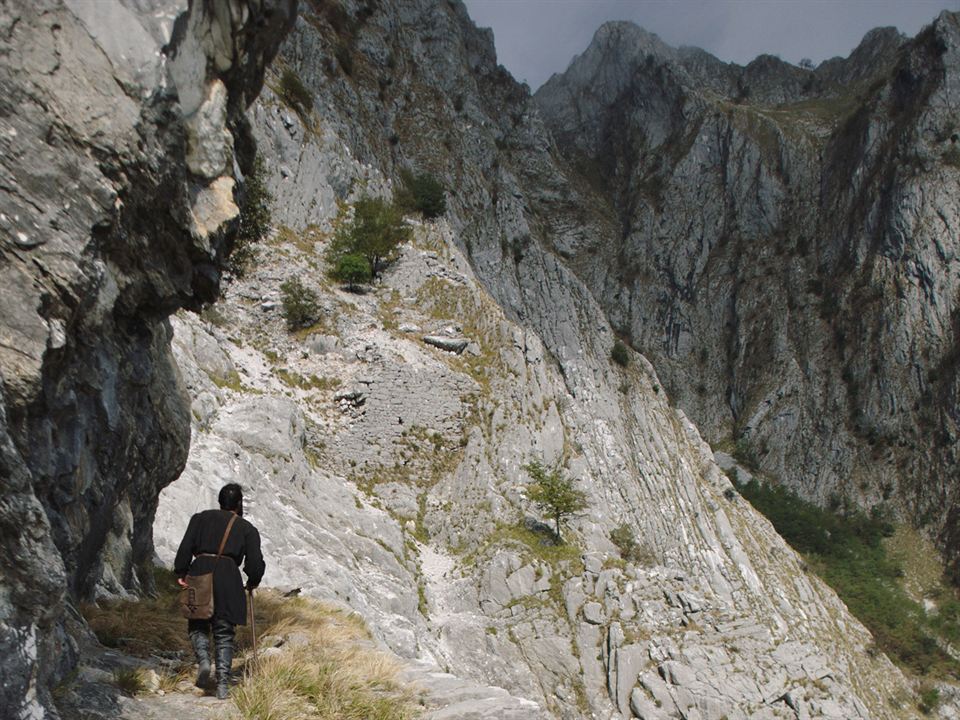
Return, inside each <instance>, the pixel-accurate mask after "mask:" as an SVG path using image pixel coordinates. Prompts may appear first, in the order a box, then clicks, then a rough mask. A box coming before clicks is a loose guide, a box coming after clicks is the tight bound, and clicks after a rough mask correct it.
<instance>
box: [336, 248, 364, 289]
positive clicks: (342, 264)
mask: <svg viewBox="0 0 960 720" xmlns="http://www.w3.org/2000/svg"><path fill="white" fill-rule="evenodd" d="M331 275H332V276H333V278H335V279H336V280H340V281H342V282H345V283H347V287H348V288H349V289H350V290H351V291H353V290H356V286H357V285H359V284H361V283H365V282H369V281H370V278H371V272H370V263H369V262H367V259H366V258H365V257H364V256H363V255H359V254H357V253H349V254H347V255H342V256H340V257H339V258H338V259H337V262H336V264H335V265H334V266H333V270H332V271H331Z"/></svg>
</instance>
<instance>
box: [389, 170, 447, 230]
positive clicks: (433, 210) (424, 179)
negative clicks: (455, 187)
mask: <svg viewBox="0 0 960 720" xmlns="http://www.w3.org/2000/svg"><path fill="white" fill-rule="evenodd" d="M400 178H401V180H402V181H403V185H402V187H401V188H400V191H399V192H398V193H397V203H398V204H399V205H400V206H401V207H402V208H403V209H404V210H406V211H408V212H418V213H420V214H421V215H423V217H425V218H427V219H428V220H432V219H433V218H438V217H440V216H441V215H443V214H444V213H446V212H447V199H446V196H445V195H444V187H443V184H442V183H441V182H440V181H439V180H438V179H437V178H436V177H434V176H433V175H431V174H430V173H425V172H421V173H413V172H411V171H409V170H403V171H401V173H400Z"/></svg>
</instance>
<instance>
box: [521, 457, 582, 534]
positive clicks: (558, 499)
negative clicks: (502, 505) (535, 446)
mask: <svg viewBox="0 0 960 720" xmlns="http://www.w3.org/2000/svg"><path fill="white" fill-rule="evenodd" d="M523 469H524V470H526V471H527V474H529V475H530V477H531V478H533V483H532V484H531V485H529V486H528V487H527V496H528V497H529V498H530V499H531V500H533V501H534V502H535V503H536V504H537V506H538V507H539V508H540V509H541V510H542V511H543V512H545V513H548V514H549V515H550V517H551V518H553V520H554V524H555V534H556V537H557V542H562V540H561V538H560V525H561V523H562V522H563V520H564V518H566V517H569V516H570V515H573V514H574V513H577V512H579V511H581V510H583V509H584V508H585V507H586V506H587V497H586V495H584V494H583V493H582V492H580V491H579V490H577V489H576V488H574V487H573V480H571V479H570V478H568V477H565V476H564V475H563V474H562V473H561V472H560V468H559V467H555V468H553V469H552V470H547V469H546V468H545V467H543V465H542V464H541V463H540V462H539V461H538V460H534V461H533V462H531V463H529V464H527V465H524V466H523Z"/></svg>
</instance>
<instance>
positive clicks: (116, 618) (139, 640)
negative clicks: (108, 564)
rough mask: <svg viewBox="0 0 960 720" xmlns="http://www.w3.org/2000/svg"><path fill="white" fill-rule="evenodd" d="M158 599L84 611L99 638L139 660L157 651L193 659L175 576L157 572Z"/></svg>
mask: <svg viewBox="0 0 960 720" xmlns="http://www.w3.org/2000/svg"><path fill="white" fill-rule="evenodd" d="M155 578H156V583H157V596H156V597H152V598H141V599H140V600H135V601H131V600H110V601H103V602H101V603H100V604H98V605H84V606H83V607H82V608H81V612H82V613H83V616H84V618H86V620H87V624H88V625H90V629H91V630H93V632H94V633H95V634H96V636H97V639H98V640H100V642H101V643H103V644H104V645H106V646H107V647H111V648H117V649H118V650H122V651H123V652H125V653H128V654H130V655H135V656H137V657H144V658H145V657H150V656H151V655H152V654H154V653H156V652H157V650H164V651H174V652H176V651H180V652H183V653H185V657H192V651H191V649H190V640H189V639H188V638H187V621H186V620H184V619H183V617H181V615H180V611H179V610H178V609H177V584H176V578H175V577H174V575H173V573H171V572H170V571H168V570H164V569H162V568H157V569H156V571H155Z"/></svg>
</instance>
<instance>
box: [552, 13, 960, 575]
mask: <svg viewBox="0 0 960 720" xmlns="http://www.w3.org/2000/svg"><path fill="white" fill-rule="evenodd" d="M958 53H960V21H958V16H957V15H956V14H951V13H948V12H945V13H943V14H942V15H941V16H940V17H939V18H937V20H936V21H935V22H934V23H933V24H932V25H931V26H929V27H928V28H926V29H925V30H924V31H923V32H921V33H920V34H919V35H918V36H917V37H916V38H914V39H912V40H907V39H906V38H903V37H901V36H898V35H897V33H896V32H894V31H893V30H891V29H886V30H883V29H881V30H876V31H873V32H871V33H868V35H867V36H866V37H865V38H864V40H863V42H862V43H861V45H860V46H859V47H858V48H857V49H856V50H855V51H854V53H853V54H852V55H851V56H850V58H847V59H845V60H841V59H836V60H832V61H830V62H827V63H824V64H822V65H821V66H820V67H819V68H817V69H816V70H802V69H799V68H795V67H792V66H789V65H786V64H785V63H782V62H780V61H778V60H776V59H775V58H758V59H757V60H756V61H754V62H753V63H751V64H750V65H748V66H747V67H746V68H739V67H736V66H729V65H723V64H721V63H719V62H718V61H715V60H713V59H709V58H704V56H703V55H702V54H697V55H695V57H697V58H698V61H697V62H696V63H691V60H690V58H691V55H690V54H689V53H685V52H684V51H674V50H672V49H670V48H666V47H665V46H663V45H662V43H659V41H656V40H655V38H651V36H649V35H647V34H645V33H643V31H640V30H639V29H638V28H635V27H632V26H630V25H624V24H611V25H607V26H604V28H601V30H600V31H598V33H597V35H596V37H595V38H594V40H593V43H592V44H591V46H590V48H589V49H588V50H587V51H586V52H585V53H584V54H583V55H582V56H580V57H578V58H577V59H576V60H575V61H574V62H573V63H572V64H571V66H570V68H569V69H568V70H567V71H566V72H565V73H564V74H563V75H557V76H554V77H553V78H551V80H550V81H549V82H548V83H547V84H546V85H545V86H544V87H543V88H542V89H541V90H540V91H538V93H537V96H536V102H537V105H538V107H539V108H540V109H541V111H542V114H543V117H544V118H545V120H546V122H547V123H548V125H549V127H550V129H551V131H552V133H553V135H554V137H556V138H557V142H558V146H559V148H560V150H561V152H562V154H563V156H564V157H565V158H566V160H567V162H569V163H570V164H571V165H572V166H574V167H576V168H578V169H579V170H580V171H581V175H582V176H583V177H586V178H588V179H589V178H598V179H597V180H595V181H594V182H593V187H594V188H595V189H596V191H597V192H598V193H599V194H601V195H602V196H603V198H604V200H605V201H606V202H608V203H609V204H610V205H611V206H612V207H613V208H614V211H615V213H616V218H617V221H618V226H617V228H616V229H615V230H614V231H612V232H611V234H609V235H606V236H598V237H595V238H593V242H592V243H589V244H586V245H584V246H583V247H582V248H579V249H578V251H577V252H576V253H575V256H574V257H572V259H571V267H573V268H575V269H576V271H577V273H578V275H579V277H581V278H582V279H583V281H584V282H585V283H586V284H587V286H588V287H590V289H591V291H592V292H593V294H594V296H595V297H596V298H597V299H598V301H599V302H600V303H601V304H602V305H603V307H604V309H605V311H606V313H607V314H608V316H609V317H610V320H611V323H612V324H613V326H614V327H615V328H616V329H617V330H618V332H621V333H623V335H624V336H625V337H627V338H629V339H630V341H631V343H632V344H633V345H634V346H635V347H636V348H637V349H639V350H641V351H642V352H644V353H645V354H647V355H648V356H649V357H650V358H651V361H652V362H653V363H654V365H655V366H656V367H657V369H658V372H659V373H660V374H661V376H662V377H663V380H664V383H665V384H666V386H667V388H668V392H669V394H670V397H671V398H673V399H675V401H676V402H677V403H678V405H679V406H680V407H682V408H683V409H684V410H685V411H686V412H688V413H689V414H690V416H691V418H692V419H693V420H694V421H695V422H696V424H697V426H698V427H699V428H700V429H701V431H702V432H703V433H704V434H705V436H706V437H707V438H708V439H709V440H710V442H711V443H713V444H714V445H715V446H717V445H720V446H723V447H726V448H727V449H732V448H733V447H735V446H736V447H738V448H739V449H740V455H741V457H742V458H744V459H746V460H748V461H750V462H751V463H752V464H755V465H756V466H758V467H759V468H760V469H762V470H763V471H765V472H767V473H769V474H771V475H773V476H774V477H776V478H778V479H779V480H780V481H781V482H783V483H785V484H787V485H788V486H790V487H791V488H793V489H795V490H796V491H797V492H799V493H801V494H802V495H803V496H805V497H807V498H810V499H813V500H815V501H816V502H818V503H820V504H821V505H830V506H832V507H837V506H840V507H858V508H861V509H863V510H872V511H874V512H879V513H881V514H883V513H895V514H897V515H899V516H900V517H902V518H904V519H906V520H908V521H910V522H912V523H915V524H917V525H919V526H922V527H924V528H925V529H926V530H927V532H928V533H930V534H931V535H933V536H936V537H939V540H940V545H941V548H942V549H943V550H944V551H946V552H947V553H948V554H949V556H950V559H951V560H952V561H954V562H955V561H956V559H957V557H956V552H957V547H958V545H957V543H956V542H955V538H956V532H957V530H956V522H957V517H958V515H957V512H956V507H957V492H958V484H957V482H956V477H955V476H956V468H957V460H958V459H957V456H956V439H957V417H958V413H957V407H958V406H957V364H956V356H957V347H958V340H960V339H958V337H957V335H956V333H957V325H956V315H957V289H958V287H957V272H956V271H957V266H956V263H957V257H956V256H957V248H956V242H957V238H958V235H960V232H958V231H960V205H958V197H960V193H958V189H960V187H958V185H960V145H958V142H960V139H958V135H957V118H956V111H955V107H956V93H957V88H958V83H960V54H958ZM718 78H719V79H718Z"/></svg>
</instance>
